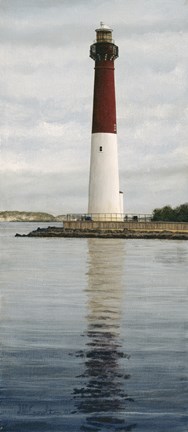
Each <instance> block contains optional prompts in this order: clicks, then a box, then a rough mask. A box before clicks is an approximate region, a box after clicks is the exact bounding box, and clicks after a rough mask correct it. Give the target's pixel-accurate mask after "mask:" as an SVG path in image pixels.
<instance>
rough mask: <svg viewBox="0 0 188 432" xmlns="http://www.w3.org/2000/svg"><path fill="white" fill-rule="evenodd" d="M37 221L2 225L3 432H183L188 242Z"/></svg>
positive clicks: (187, 419) (187, 385)
mask: <svg viewBox="0 0 188 432" xmlns="http://www.w3.org/2000/svg"><path fill="white" fill-rule="evenodd" d="M38 225H39V224H32V223H29V224H27V223H24V224H23V223H18V224H14V223H9V224H8V223H1V224H0V243H1V244H0V250H1V252H0V253H1V278H0V285H1V297H0V306H1V332H0V338H1V364H0V376H1V390H0V391H1V422H0V423H1V426H0V430H1V431H3V432H4V431H6V432H9V431H10V432H11V431H12V432H27V431H28V432H29V431H31V432H42V431H45V432H58V431H61V432H68V431H71V432H77V431H83V432H95V431H96V432H98V431H103V432H106V431H107V432H108V431H122V432H123V431H136V432H147V431H149V432H187V431H188V414H187V406H188V382H187V380H188V373H187V372H188V361H187V351H186V349H187V339H186V338H187V328H188V312H187V311H188V242H186V241H165V240H163V241H159V240H118V239H114V240H113V239H32V238H15V237H14V234H15V233H16V232H19V233H23V232H25V233H27V232H29V231H31V230H32V229H33V228H34V227H36V226H38ZM47 225H49V224H47ZM40 226H44V224H40Z"/></svg>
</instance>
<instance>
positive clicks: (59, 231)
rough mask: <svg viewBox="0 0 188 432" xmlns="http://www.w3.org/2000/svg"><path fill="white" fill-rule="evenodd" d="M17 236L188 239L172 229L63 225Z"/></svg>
mask: <svg viewBox="0 0 188 432" xmlns="http://www.w3.org/2000/svg"><path fill="white" fill-rule="evenodd" d="M16 237H37V238H41V237H58V238H60V237H74V238H122V239H123V238H125V239H126V238H128V239H161V240H162V239H165V240H166V239H168V240H188V233H182V232H181V233H179V232H172V231H161V232H160V231H159V232H156V231H134V230H132V231H129V230H128V229H124V230H122V229H121V230H116V231H115V230H89V229H87V230H81V229H75V230H74V229H72V230H71V229H70V230H68V229H64V228H63V227H50V226H49V227H48V228H37V230H35V231H31V232H30V233H29V234H18V233H17V234H16Z"/></svg>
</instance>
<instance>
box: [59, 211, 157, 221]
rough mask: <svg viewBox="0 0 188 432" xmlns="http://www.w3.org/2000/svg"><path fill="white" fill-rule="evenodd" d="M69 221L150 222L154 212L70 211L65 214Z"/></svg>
mask: <svg viewBox="0 0 188 432" xmlns="http://www.w3.org/2000/svg"><path fill="white" fill-rule="evenodd" d="M64 220H67V221H95V220H98V221H99V220H101V221H111V222H114V221H124V222H127V221H134V222H150V221H151V220H152V214H147V213H144V214H142V213H91V214H89V213H82V214H80V213H70V214H67V215H66V216H65V219H64Z"/></svg>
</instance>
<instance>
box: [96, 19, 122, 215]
mask: <svg viewBox="0 0 188 432" xmlns="http://www.w3.org/2000/svg"><path fill="white" fill-rule="evenodd" d="M90 57H91V58H92V59H93V60H94V61H95V77H94V95H93V119H92V137H91V156H90V178H89V204H88V213H89V214H91V215H92V218H93V219H95V220H117V219H118V220H122V214H123V194H122V192H120V190H119V169H118V148H117V123H116V99H115V80H114V61H115V59H116V58H117V57H118V47H117V46H116V45H115V44H114V41H113V39H112V29H111V28H110V27H108V26H106V25H104V24H103V23H102V22H101V23H100V28H97V29H96V41H95V42H94V43H93V44H92V45H91V47H90Z"/></svg>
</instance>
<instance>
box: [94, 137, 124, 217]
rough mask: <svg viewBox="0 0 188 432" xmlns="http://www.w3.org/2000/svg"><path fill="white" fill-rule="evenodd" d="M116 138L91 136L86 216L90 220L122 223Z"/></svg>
mask: <svg viewBox="0 0 188 432" xmlns="http://www.w3.org/2000/svg"><path fill="white" fill-rule="evenodd" d="M120 201H121V197H120V193H119V170H118V152H117V135H116V134H112V133H93V134H92V139H91V160H90V179H89V206H88V213H89V214H92V218H93V219H98V220H99V219H100V220H117V219H120V220H121V213H123V210H122V204H121V202H120Z"/></svg>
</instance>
